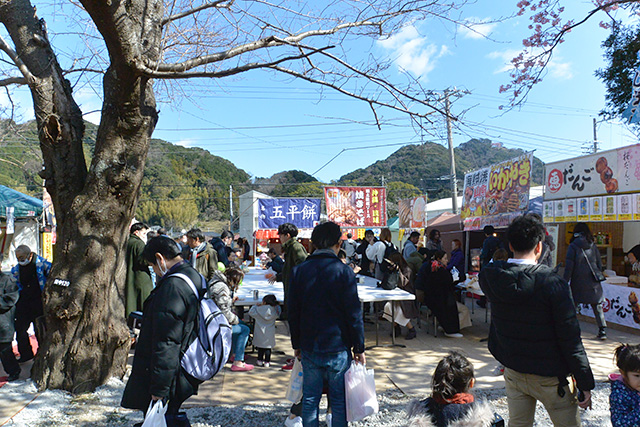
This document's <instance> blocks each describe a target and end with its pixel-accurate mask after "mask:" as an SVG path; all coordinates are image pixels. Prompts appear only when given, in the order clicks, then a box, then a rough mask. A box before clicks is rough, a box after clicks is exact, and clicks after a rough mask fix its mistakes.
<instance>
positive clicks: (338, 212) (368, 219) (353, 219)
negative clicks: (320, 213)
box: [324, 187, 387, 227]
mask: <svg viewBox="0 0 640 427" xmlns="http://www.w3.org/2000/svg"><path fill="white" fill-rule="evenodd" d="M324 197H325V200H326V202H327V217H328V218H329V221H333V222H335V223H336V224H338V225H340V226H341V227H385V226H386V225H387V205H386V188H385V187H325V188H324Z"/></svg>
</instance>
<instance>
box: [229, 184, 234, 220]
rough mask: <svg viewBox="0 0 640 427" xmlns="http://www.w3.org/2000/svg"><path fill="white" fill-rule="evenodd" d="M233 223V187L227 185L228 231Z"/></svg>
mask: <svg viewBox="0 0 640 427" xmlns="http://www.w3.org/2000/svg"><path fill="white" fill-rule="evenodd" d="M232 222H233V185H231V184H229V231H231V223H232Z"/></svg>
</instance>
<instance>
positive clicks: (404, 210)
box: [398, 196, 427, 228]
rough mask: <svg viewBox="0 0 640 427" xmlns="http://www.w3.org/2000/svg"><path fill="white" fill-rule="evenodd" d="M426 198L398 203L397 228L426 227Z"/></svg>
mask: <svg viewBox="0 0 640 427" xmlns="http://www.w3.org/2000/svg"><path fill="white" fill-rule="evenodd" d="M426 209H427V200H426V196H420V197H414V198H412V199H402V200H400V201H398V221H399V222H398V226H399V227H400V228H425V227H426V226H427V212H426Z"/></svg>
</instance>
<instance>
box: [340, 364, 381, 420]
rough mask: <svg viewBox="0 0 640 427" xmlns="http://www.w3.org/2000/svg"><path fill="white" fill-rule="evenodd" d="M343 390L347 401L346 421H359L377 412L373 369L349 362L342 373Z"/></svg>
mask: <svg viewBox="0 0 640 427" xmlns="http://www.w3.org/2000/svg"><path fill="white" fill-rule="evenodd" d="M344 392H345V397H346V403H347V421H360V420H361V419H363V418H365V417H368V416H369V415H373V414H376V413H377V412H378V397H377V396H376V382H375V379H374V377H373V369H367V368H366V367H365V366H364V365H363V364H361V363H356V362H355V361H352V362H351V367H349V369H348V370H347V372H346V373H345V374H344Z"/></svg>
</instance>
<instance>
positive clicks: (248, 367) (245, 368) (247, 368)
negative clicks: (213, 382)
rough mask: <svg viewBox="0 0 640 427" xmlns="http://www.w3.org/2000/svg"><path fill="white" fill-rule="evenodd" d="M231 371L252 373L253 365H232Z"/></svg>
mask: <svg viewBox="0 0 640 427" xmlns="http://www.w3.org/2000/svg"><path fill="white" fill-rule="evenodd" d="M231 370H232V371H233V372H244V371H252V370H253V365H251V364H250V363H245V364H244V365H243V366H238V365H231Z"/></svg>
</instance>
